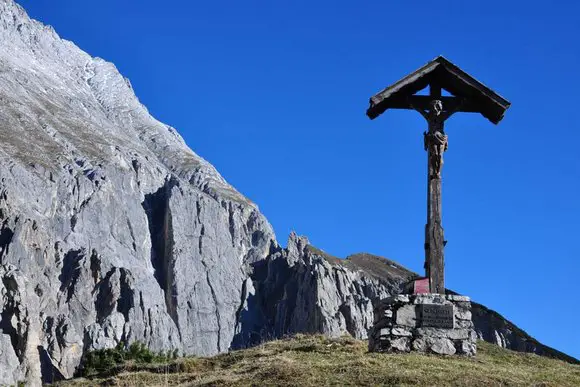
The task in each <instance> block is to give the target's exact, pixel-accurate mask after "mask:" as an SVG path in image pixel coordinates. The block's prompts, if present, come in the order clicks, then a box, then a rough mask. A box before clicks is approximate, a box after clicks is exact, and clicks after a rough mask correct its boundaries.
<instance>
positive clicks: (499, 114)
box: [367, 56, 510, 124]
mask: <svg viewBox="0 0 580 387" xmlns="http://www.w3.org/2000/svg"><path fill="white" fill-rule="evenodd" d="M427 86H431V87H433V86H436V87H437V88H441V89H444V90H447V91H448V92H449V93H450V94H452V95H453V97H445V96H442V97H440V98H439V99H440V100H441V101H442V102H443V106H445V107H446V109H454V108H455V107H458V108H459V109H458V111H462V112H472V113H481V115H483V116H484V117H485V118H487V119H488V120H490V121H491V122H493V123H494V124H497V123H499V122H500V121H501V119H502V118H503V115H504V113H505V111H506V110H507V109H508V108H509V107H510V102H509V101H507V100H506V99H504V98H502V97H501V96H499V95H498V94H497V93H495V92H494V91H493V90H491V89H490V88H488V87H487V86H485V85H484V84H482V83H481V82H479V81H478V80H476V79H475V78H473V77H472V76H471V75H469V74H467V73H466V72H464V71H463V70H461V69H460V68H459V67H457V66H456V65H454V64H453V63H451V62H449V61H448V60H447V59H445V58H444V57H442V56H439V57H437V58H435V59H434V60H432V61H431V62H429V63H427V64H426V65H425V66H423V67H421V68H420V69H418V70H417V71H415V72H413V73H411V74H409V75H407V76H406V77H404V78H403V79H401V80H399V81H398V82H396V83H394V84H393V85H391V86H389V87H387V88H386V89H384V90H383V91H381V92H379V93H377V94H376V95H374V96H372V97H371V99H370V107H369V108H368V110H367V116H369V118H371V119H374V118H376V117H378V116H379V115H381V114H382V113H383V112H385V110H387V109H413V108H414V107H421V108H423V109H425V110H427V109H428V104H429V103H430V101H431V100H432V97H430V96H422V95H414V94H415V93H417V92H419V91H420V90H422V89H424V88H426V87H427Z"/></svg>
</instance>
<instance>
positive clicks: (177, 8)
mask: <svg viewBox="0 0 580 387" xmlns="http://www.w3.org/2000/svg"><path fill="white" fill-rule="evenodd" d="M18 2H19V3H20V4H21V5H23V6H24V7H25V8H26V10H27V11H28V12H29V14H30V15H31V16H32V17H34V18H36V19H38V20H41V21H43V22H44V23H47V24H51V25H53V26H54V27H55V29H56V30H57V32H58V33H59V34H60V35H61V36H62V37H64V38H66V39H69V40H72V41H74V42H75V43H76V44H77V45H79V46H80V47H81V48H82V49H84V50H85V51H87V52H89V53H90V54H91V55H94V56H99V57H102V58H104V59H106V60H109V61H112V62H114V63H115V64H116V65H117V67H118V68H119V69H120V71H121V72H122V73H123V74H124V75H125V76H126V77H128V78H130V80H131V82H132V84H133V86H134V88H135V90H136V93H137V95H138V96H139V98H140V99H141V101H142V102H143V103H144V104H145V105H146V106H147V107H148V108H149V110H150V111H151V113H152V114H153V115H155V116H156V117H157V118H158V119H160V120H161V121H163V122H166V123H168V124H170V125H172V126H174V127H176V128H177V129H178V130H179V132H180V133H181V134H182V135H183V137H184V138H185V140H186V141H187V143H188V144H189V145H190V146H191V148H193V150H194V151H196V152H197V153H198V154H200V155H201V156H203V157H204V158H206V159H207V160H209V161H210V162H211V163H213V164H214V165H215V166H216V167H217V169H218V170H219V171H220V172H221V173H222V174H223V175H224V177H225V178H226V179H227V180H228V181H229V182H230V183H232V184H233V185H234V186H235V187H236V188H237V189H238V190H240V191H241V192H242V193H244V194H245V195H247V196H248V197H249V198H250V199H252V200H253V201H255V202H256V203H257V204H258V205H259V206H260V209H261V210H262V212H263V213H264V214H265V215H266V216H267V217H268V219H269V220H270V222H271V223H272V225H273V226H274V229H275V231H276V233H277V236H278V238H279V240H280V241H281V242H282V243H285V240H286V238H287V235H288V233H289V232H290V231H291V230H296V232H298V233H299V234H304V235H307V236H308V237H309V238H310V240H311V242H312V243H313V244H314V245H316V246H318V247H320V248H322V249H323V250H325V251H327V252H328V253H330V254H333V255H336V256H340V257H345V256H347V255H349V254H351V253H355V252H361V251H365V252H370V253H375V254H379V255H382V256H385V257H389V258H391V259H394V260H396V261H398V262H400V263H401V264H403V265H405V266H407V267H409V268H411V269H413V270H415V271H417V272H421V271H422V264H423V259H424V252H423V237H424V235H423V228H424V223H425V217H426V214H425V212H426V208H425V205H426V197H425V195H426V171H425V169H426V154H425V152H424V151H423V148H422V141H423V138H422V132H423V130H424V129H425V123H424V121H423V119H422V118H421V117H420V115H419V114H418V113H415V112H411V111H388V112H386V113H385V114H384V115H382V116H381V117H379V118H378V119H376V120H374V121H370V120H369V119H368V118H367V117H366V116H365V111H366V108H367V106H368V98H369V97H370V96H371V95H373V94H374V93H375V92H377V91H379V90H380V89H382V88H383V87H385V86H387V85H388V84H390V83H392V82H394V81H396V80H397V79H399V78H400V77H402V76H404V75H406V74H407V73H409V72H411V71H413V70H415V69H416V68H418V67H420V66H422V65H423V64H424V63H426V62H427V61H429V60H431V59H433V58H434V57H436V56H437V55H440V54H442V55H444V56H446V57H447V58H448V59H450V60H451V61H452V62H454V63H455V64H457V65H459V66H460V67H462V68H463V69H464V70H465V71H467V72H469V73H470V74H472V75H474V76H475V77H476V78H477V79H479V80H480V81H482V82H483V83H485V84H486V85H488V86H490V87H491V88H493V89H494V90H496V91H497V92H498V93H499V94H501V95H502V96H504V97H506V98H507V99H509V100H510V101H511V102H512V104H513V105H512V107H511V108H510V109H509V110H508V112H507V114H506V117H505V119H504V121H502V122H501V123H500V124H499V125H498V126H494V125H493V124H491V123H490V122H488V121H487V120H486V119H484V118H483V117H481V116H479V115H474V114H463V115H456V116H454V117H453V118H452V119H451V120H450V121H448V123H447V125H446V129H447V133H448V134H449V151H448V152H447V153H446V159H445V160H446V162H445V166H444V170H443V179H444V180H443V222H444V224H443V225H444V227H445V233H446V238H447V239H448V240H449V244H448V245H447V248H446V275H447V282H446V285H447V286H448V287H449V288H451V289H454V290H456V291H458V292H460V293H463V294H466V295H469V296H471V297H472V298H473V299H474V300H475V301H478V302H481V303H483V304H485V305H487V306H488V307H491V308H492V309H495V310H497V311H498V312H500V313H502V314H503V315H504V316H506V317H507V318H509V319H510V320H512V321H513V322H515V323H516V324H517V325H519V326H520V327H521V328H523V329H524V330H526V331H527V332H528V333H530V334H531V335H532V336H534V337H536V338H537V339H539V340H540V341H542V342H544V343H546V344H548V345H551V346H554V347H555V348H557V349H560V350H563V351H565V352H567V353H569V354H572V355H574V356H576V357H580V335H578V334H577V332H576V330H575V328H574V326H575V325H577V324H578V321H579V320H580V312H579V310H580V308H578V307H579V306H580V302H579V301H578V287H579V286H580V281H579V278H580V274H579V273H578V272H579V271H580V264H579V262H580V243H579V242H580V241H579V239H580V238H579V236H580V227H579V222H580V195H579V192H580V151H579V145H580V124H579V123H578V122H579V118H578V112H579V111H580V105H579V100H578V98H577V96H576V94H577V92H578V90H579V89H580V81H579V75H578V74H579V71H580V23H578V15H579V14H580V4H579V3H578V2H575V1H552V2H545V1H512V2H506V1H495V0H494V1H485V2H483V1H482V2H467V1H463V0H461V1H459V0H457V1H424V2H421V5H416V2H400V1H364V2H363V1H357V2H354V1H336V0H335V1H316V2H314V1H301V0H293V1H281V0H280V1H266V0H263V1H254V0H248V1H244V2H240V1H203V2H201V1H186V0H173V1H171V0H166V1H164V2H159V1H158V0H155V1H152V0H139V1H137V0H126V1H119V0H100V1H99V2H87V1H78V0H18ZM575 97H576V98H575ZM554 324H555V325H556V327H554ZM567 328H571V330H567Z"/></svg>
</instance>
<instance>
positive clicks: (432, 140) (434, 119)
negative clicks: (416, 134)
mask: <svg viewBox="0 0 580 387" xmlns="http://www.w3.org/2000/svg"><path fill="white" fill-rule="evenodd" d="M442 113H443V103H442V102H441V101H440V100H435V101H433V102H431V109H430V111H429V114H428V118H427V121H428V122H429V132H424V133H423V136H424V146H425V150H429V156H430V158H431V160H430V165H431V169H432V170H431V171H430V172H431V173H430V178H431V179H433V178H440V177H441V168H443V153H444V152H445V151H446V150H447V147H448V142H447V135H446V134H445V131H444V130H443V122H444V121H445V119H447V117H446V116H444V115H443V114H442Z"/></svg>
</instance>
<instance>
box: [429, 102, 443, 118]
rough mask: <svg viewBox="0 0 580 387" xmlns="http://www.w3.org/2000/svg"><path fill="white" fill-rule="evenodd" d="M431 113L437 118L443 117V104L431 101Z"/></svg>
mask: <svg viewBox="0 0 580 387" xmlns="http://www.w3.org/2000/svg"><path fill="white" fill-rule="evenodd" d="M431 112H433V113H435V115H436V116H438V115H441V113H442V112H443V102H441V101H440V100H438V99H436V100H434V101H431Z"/></svg>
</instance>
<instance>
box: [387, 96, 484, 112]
mask: <svg viewBox="0 0 580 387" xmlns="http://www.w3.org/2000/svg"><path fill="white" fill-rule="evenodd" d="M433 99H434V98H433V97H431V96H429V95H412V96H410V97H407V98H394V99H392V100H390V101H389V102H388V105H387V108H388V109H415V108H417V109H423V110H429V108H430V103H431V101H432V100H433ZM436 99H438V100H440V101H441V102H443V110H445V111H456V112H465V113H479V109H478V107H477V106H475V104H473V103H470V102H469V101H467V100H465V99H462V98H458V97H437V98H436Z"/></svg>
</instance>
